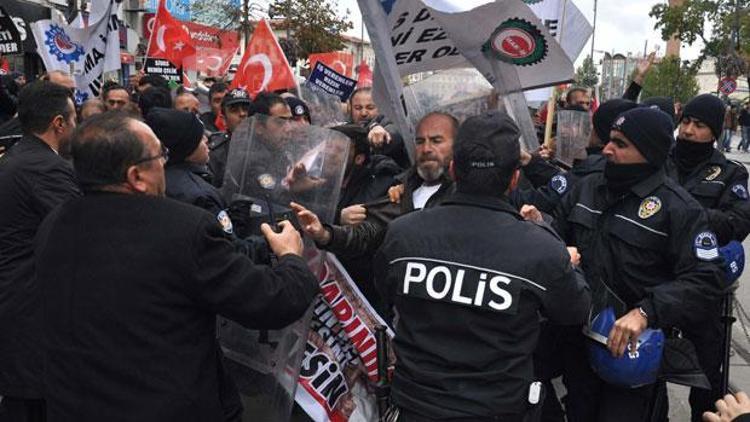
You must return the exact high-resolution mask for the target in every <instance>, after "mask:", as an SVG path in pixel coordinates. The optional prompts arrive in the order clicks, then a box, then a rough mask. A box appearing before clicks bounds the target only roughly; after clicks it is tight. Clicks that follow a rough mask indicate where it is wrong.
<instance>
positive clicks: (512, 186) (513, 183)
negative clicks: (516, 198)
mask: <svg viewBox="0 0 750 422" xmlns="http://www.w3.org/2000/svg"><path fill="white" fill-rule="evenodd" d="M520 179H521V169H515V170H513V175H512V176H511V177H510V183H509V184H508V191H507V192H505V193H506V194H507V193H509V192H512V191H514V190H516V188H517V187H518V181H519V180H520Z"/></svg>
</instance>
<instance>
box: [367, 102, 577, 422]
mask: <svg viewBox="0 0 750 422" xmlns="http://www.w3.org/2000/svg"><path fill="white" fill-rule="evenodd" d="M518 138H519V131H518V128H517V127H516V125H515V123H514V122H513V121H512V119H511V118H510V117H509V116H508V115H507V114H504V113H502V112H498V111H492V112H488V113H485V114H483V115H480V116H475V117H471V118H469V119H468V120H467V121H466V122H465V123H464V124H463V125H461V127H460V129H459V132H458V136H457V138H456V143H455V146H454V155H453V157H454V158H453V163H452V165H451V172H452V174H453V175H454V178H455V180H456V190H457V192H456V193H455V194H454V195H453V196H451V197H449V198H447V199H446V200H445V201H444V202H443V203H442V204H441V205H438V206H436V207H433V208H430V209H426V210H424V211H422V212H419V213H412V214H409V215H406V216H403V217H401V218H398V219H396V220H394V221H393V222H392V223H391V224H390V226H389V229H388V234H387V235H386V238H385V241H384V242H383V246H382V247H381V248H380V250H379V251H378V252H377V254H376V257H375V265H374V268H375V269H376V284H377V287H378V289H379V290H380V292H381V293H382V294H383V296H384V298H385V299H386V301H387V302H388V303H389V304H391V305H393V306H395V309H396V312H397V313H398V320H397V324H396V327H395V331H396V337H395V343H394V347H395V354H396V356H397V361H398V364H397V367H396V371H395V373H394V377H393V385H392V395H391V397H392V400H393V405H394V407H395V408H397V409H398V412H399V417H398V421H401V422H404V421H406V422H408V421H436V420H440V421H443V420H445V421H480V422H481V421H496V420H502V421H522V420H527V419H525V418H526V417H528V416H529V413H530V409H531V408H532V407H533V405H534V404H536V403H538V402H539V401H540V400H541V399H542V398H541V397H540V391H539V390H538V385H539V384H538V383H534V384H532V381H533V379H532V361H531V353H532V351H533V350H534V347H535V345H536V340H537V336H538V332H539V316H538V312H540V311H541V312H543V313H544V314H545V315H546V316H547V317H549V318H551V319H552V320H554V321H557V322H559V323H572V324H580V323H581V321H583V320H584V319H585V316H586V312H587V310H588V306H589V299H590V296H589V292H588V287H587V286H586V284H585V282H584V281H583V279H582V277H581V276H580V274H579V273H577V272H576V270H574V269H573V267H572V265H571V262H570V260H571V257H570V255H569V254H568V252H567V251H566V249H565V247H564V244H563V243H562V241H560V239H559V238H558V237H557V236H556V235H555V234H554V232H553V231H552V230H551V229H549V228H547V227H542V226H539V225H536V224H535V223H532V222H527V221H524V219H523V218H522V217H521V216H520V215H519V214H518V212H517V211H516V209H515V208H514V207H513V206H511V205H510V203H509V202H508V199H507V197H506V194H507V193H508V191H509V190H511V189H513V188H514V187H515V185H516V184H517V182H518V177H519V170H518V167H519V156H520V149H519V143H518ZM436 228H440V229H439V230H438V229H436ZM499 233H502V236H503V237H504V238H505V239H512V241H505V240H501V239H500V238H499V237H498V234H499ZM532 251H533V253H531V252H532Z"/></svg>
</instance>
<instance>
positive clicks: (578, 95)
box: [565, 86, 591, 111]
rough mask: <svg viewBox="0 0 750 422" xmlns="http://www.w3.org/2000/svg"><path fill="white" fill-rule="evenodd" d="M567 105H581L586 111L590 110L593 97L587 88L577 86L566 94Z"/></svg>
mask: <svg viewBox="0 0 750 422" xmlns="http://www.w3.org/2000/svg"><path fill="white" fill-rule="evenodd" d="M565 105H566V107H581V108H582V109H583V110H584V111H589V108H590V106H591V97H590V96H589V91H588V89H586V88H583V87H578V86H575V87H573V88H570V89H569V90H568V93H567V94H565Z"/></svg>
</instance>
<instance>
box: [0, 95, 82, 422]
mask: <svg viewBox="0 0 750 422" xmlns="http://www.w3.org/2000/svg"><path fill="white" fill-rule="evenodd" d="M18 120H19V121H20V123H21V127H22V129H23V132H24V136H23V138H22V139H21V140H20V141H19V142H18V143H17V144H16V145H14V146H13V147H12V148H10V150H9V151H8V152H7V153H6V154H5V155H3V156H2V157H0V204H2V206H0V286H1V288H0V290H2V293H1V295H2V298H3V299H2V300H0V332H2V338H3V340H2V341H0V396H3V398H2V401H1V402H0V419H2V420H8V421H30V422H34V421H44V420H45V401H44V394H43V393H44V389H43V387H42V379H41V377H42V372H43V364H42V358H41V354H42V350H41V348H42V341H43V339H44V335H43V331H42V327H41V325H40V320H39V319H40V318H41V314H42V307H41V300H40V297H39V295H38V289H37V288H38V284H37V281H36V279H35V277H34V269H35V266H34V262H33V259H32V254H33V252H34V247H33V240H34V235H35V234H36V232H37V229H38V227H39V225H40V224H41V222H42V220H43V219H44V217H45V216H46V215H47V214H48V213H50V212H51V211H52V210H53V209H54V208H55V207H57V206H58V205H60V204H62V203H63V202H65V201H67V200H68V199H71V198H74V197H76V196H79V195H80V191H79V189H78V186H77V185H76V182H75V176H74V175H73V169H72V168H71V167H70V164H69V163H68V162H67V161H65V160H64V159H63V158H62V157H61V156H60V154H61V152H63V151H67V149H68V143H69V141H70V139H71V136H72V134H73V130H74V129H75V127H76V111H75V106H74V104H73V100H72V99H71V97H70V91H69V90H68V89H67V88H65V87H63V86H61V85H58V84H55V83H51V82H48V81H38V82H33V83H31V84H28V85H26V87H25V88H24V89H23V90H21V92H20V93H19V98H18Z"/></svg>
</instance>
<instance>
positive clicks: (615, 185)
mask: <svg viewBox="0 0 750 422" xmlns="http://www.w3.org/2000/svg"><path fill="white" fill-rule="evenodd" d="M657 170H658V169H656V168H654V167H653V166H652V165H651V164H649V163H638V164H615V163H612V162H610V161H607V164H606V165H605V166H604V177H605V178H606V179H607V189H609V191H610V192H613V193H624V192H625V191H627V190H628V189H630V188H631V187H633V186H635V185H636V184H638V183H639V182H641V181H643V180H646V179H647V178H648V177H649V176H651V175H652V174H654V173H656V172H657Z"/></svg>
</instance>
